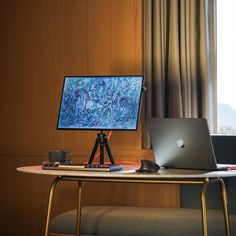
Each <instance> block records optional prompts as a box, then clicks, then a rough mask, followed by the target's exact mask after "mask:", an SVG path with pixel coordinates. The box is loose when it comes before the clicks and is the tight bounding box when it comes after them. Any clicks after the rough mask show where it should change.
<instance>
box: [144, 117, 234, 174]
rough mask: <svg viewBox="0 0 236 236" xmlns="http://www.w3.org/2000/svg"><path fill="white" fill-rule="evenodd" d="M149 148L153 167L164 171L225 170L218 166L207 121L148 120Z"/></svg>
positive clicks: (226, 166)
mask: <svg viewBox="0 0 236 236" xmlns="http://www.w3.org/2000/svg"><path fill="white" fill-rule="evenodd" d="M148 126H149V133H150V138H151V144H152V148H153V152H154V156H155V160H156V163H157V164H158V165H159V166H161V167H166V168H181V169H203V170H225V169H228V168H229V167H231V166H232V165H227V164H217V163H216V159H215V154H214V150H213V146H212V143H211V138H210V134H209V129H208V124H207V120H206V119H203V118H186V119H185V118H184V119H171V118H164V119H159V118H150V119H149V120H148Z"/></svg>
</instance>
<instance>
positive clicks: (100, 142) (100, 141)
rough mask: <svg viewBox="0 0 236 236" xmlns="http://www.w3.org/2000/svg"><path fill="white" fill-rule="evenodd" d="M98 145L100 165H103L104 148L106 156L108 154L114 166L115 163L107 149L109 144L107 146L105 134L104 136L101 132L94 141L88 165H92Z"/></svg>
mask: <svg viewBox="0 0 236 236" xmlns="http://www.w3.org/2000/svg"><path fill="white" fill-rule="evenodd" d="M98 145H100V164H101V165H103V164H104V146H105V148H106V151H107V154H108V157H109V159H110V162H111V164H115V161H114V159H113V156H112V153H111V149H110V147H109V144H108V141H107V138H106V134H104V133H103V132H101V133H98V134H97V139H96V142H95V145H94V147H93V150H92V153H91V155H90V158H89V162H88V164H92V162H93V160H94V157H95V154H96V151H97V149H98Z"/></svg>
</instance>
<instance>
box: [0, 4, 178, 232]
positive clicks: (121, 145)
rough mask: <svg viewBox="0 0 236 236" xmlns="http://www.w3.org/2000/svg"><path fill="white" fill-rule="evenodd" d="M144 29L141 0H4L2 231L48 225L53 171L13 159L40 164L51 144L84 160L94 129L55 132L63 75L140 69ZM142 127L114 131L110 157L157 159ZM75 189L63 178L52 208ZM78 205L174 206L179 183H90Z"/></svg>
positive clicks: (64, 203) (70, 198) (70, 203)
mask: <svg viewBox="0 0 236 236" xmlns="http://www.w3.org/2000/svg"><path fill="white" fill-rule="evenodd" d="M142 31H143V29H142V0H70V1H68V0H50V1H48V0H34V1H32V0H21V1H19V0H2V1H1V8H0V34H1V37H0V48H1V54H0V71H1V86H0V130H1V132H0V158H1V161H2V163H3V164H1V167H0V168H1V169H0V173H1V179H2V180H3V181H2V185H1V201H0V208H1V210H2V219H1V223H0V235H11V236H16V235H17V236H19V235H22V236H32V235H34V236H39V235H43V231H44V224H45V222H44V220H45V214H46V206H47V197H48V189H49V185H50V183H51V181H52V179H51V178H50V177H42V176H31V175H25V174H21V173H17V172H16V171H15V169H16V167H18V166H24V165H38V164H39V163H41V162H42V161H44V160H45V159H47V151H48V150H49V149H65V150H70V151H71V152H72V154H73V160H76V161H86V160H88V157H89V155H90V152H91V150H92V147H93V145H94V142H95V138H96V133H97V132H95V131H58V130H56V124H57V116H58V109H59V104H60V95H61V90H62V84H63V77H64V75H100V74H102V75H110V74H111V75H116V74H120V75H124V74H134V75H135V74H142V73H143V67H142V64H143V61H142V50H143V48H142ZM140 126H141V123H140V124H139V129H138V131H136V132H113V134H112V138H111V140H110V147H111V149H112V152H113V154H114V156H115V158H116V161H135V162H139V161H140V159H144V158H147V159H153V155H152V151H151V150H142V148H141V138H142V137H141V129H140ZM101 189H102V191H101ZM76 191H77V190H76V188H75V184H72V183H66V184H65V185H63V186H59V188H58V190H57V193H56V196H57V197H56V200H55V206H54V208H53V214H57V213H59V212H62V211H64V210H67V209H70V208H73V207H75V202H76V200H75V199H76ZM98 193H99V195H98ZM98 196H99V197H98ZM83 204H85V205H89V204H106V205H109V204H112V205H119V204H123V205H140V206H170V207H175V206H178V205H179V199H178V186H175V185H173V186H172V185H169V186H165V185H160V186H152V185H147V186H144V185H130V184H129V185H126V184H125V185H121V184H114V185H111V184H101V185H100V184H95V183H93V184H92V183H90V184H86V186H85V189H84V193H83ZM3 216H4V217H3ZM9 225H11V226H13V227H9Z"/></svg>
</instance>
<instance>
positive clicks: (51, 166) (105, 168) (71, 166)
mask: <svg viewBox="0 0 236 236" xmlns="http://www.w3.org/2000/svg"><path fill="white" fill-rule="evenodd" d="M42 169H44V170H75V171H81V170H83V171H102V172H110V171H117V170H122V169H123V166H122V165H118V164H81V163H75V162H71V161H69V162H63V163H57V162H56V163H52V162H43V164H42Z"/></svg>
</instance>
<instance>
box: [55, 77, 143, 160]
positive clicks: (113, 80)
mask: <svg viewBox="0 0 236 236" xmlns="http://www.w3.org/2000/svg"><path fill="white" fill-rule="evenodd" d="M143 82H144V77H143V76H140V75H138V76H137V75H126V76H65V78H64V86H63V90H62V96H61V104H60V111H59V116H58V123H57V128H58V129H60V130H61V129H62V130H101V133H99V134H98V137H97V140H96V143H95V146H94V150H93V152H92V154H91V157H90V161H89V162H90V163H91V162H92V159H93V157H94V154H95V153H94V152H95V149H96V148H97V146H98V145H99V144H100V148H101V145H102V148H103V146H104V145H105V147H106V148H107V149H109V147H108V144H107V140H106V136H105V134H104V133H103V131H104V130H137V128H138V120H139V114H140V106H141V95H142V89H143ZM107 151H108V155H109V152H110V150H107ZM110 154H111V153H110ZM109 157H110V155H109ZM102 159H103V157H102ZM110 160H111V162H112V163H113V162H114V161H113V160H112V157H110ZM100 162H101V163H102V162H103V160H100Z"/></svg>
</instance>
